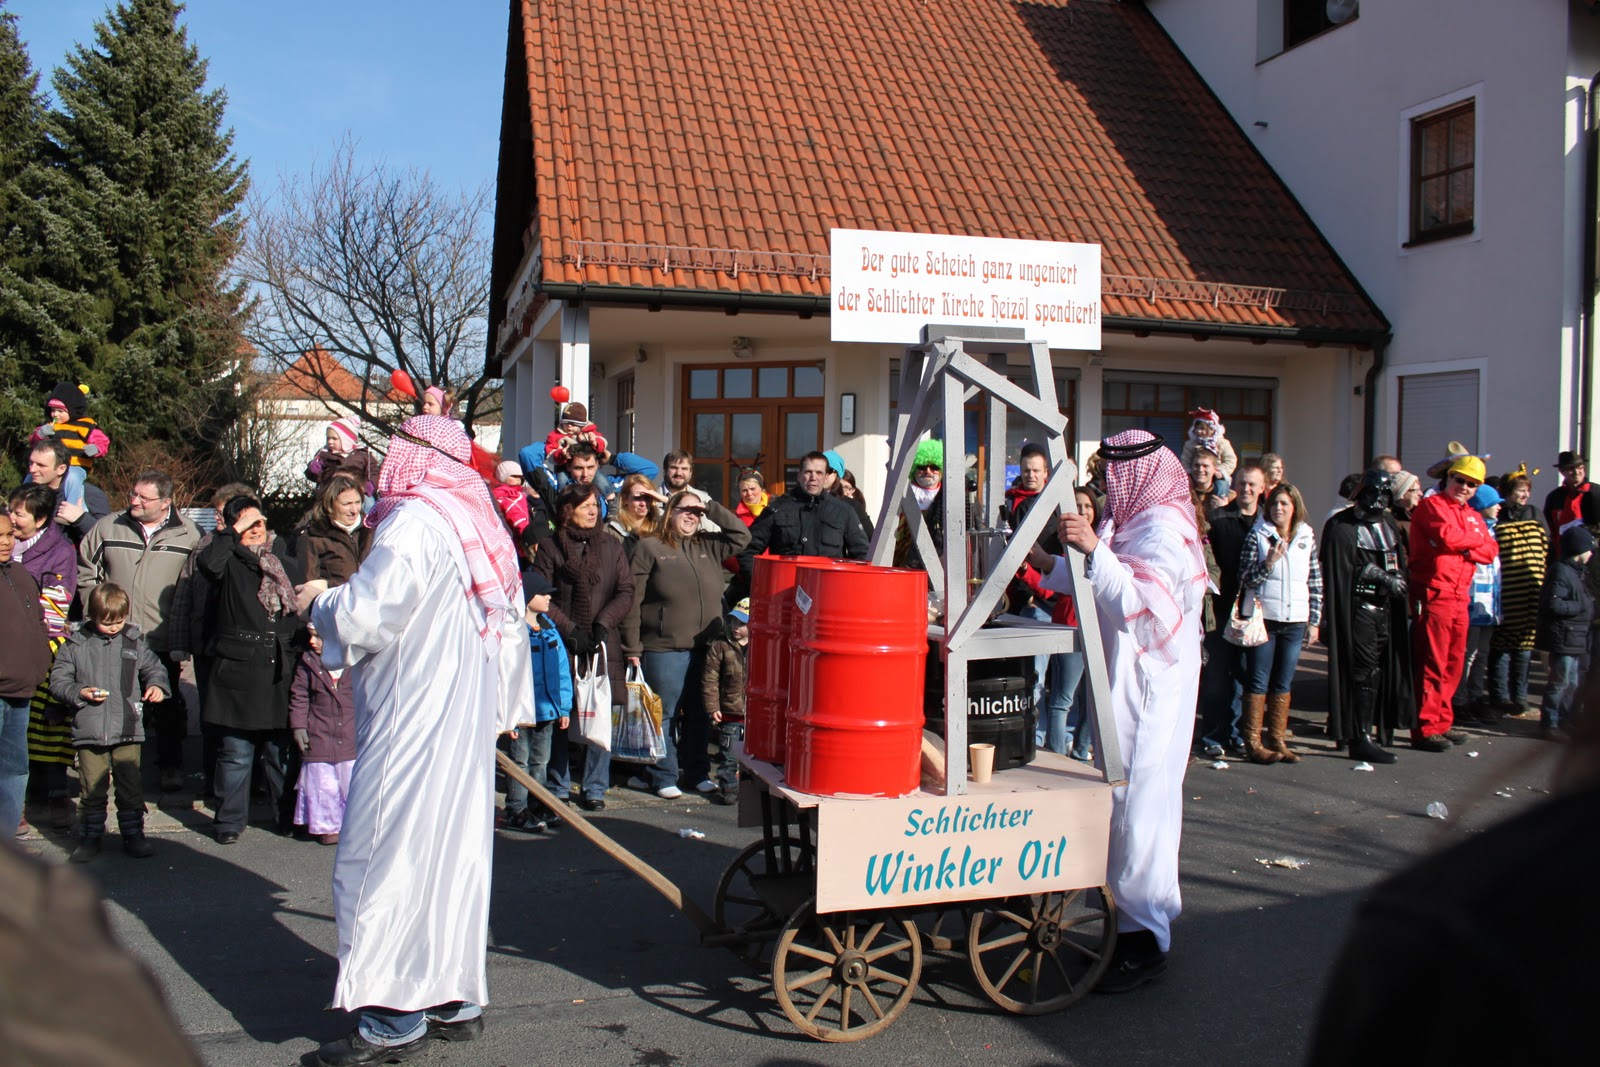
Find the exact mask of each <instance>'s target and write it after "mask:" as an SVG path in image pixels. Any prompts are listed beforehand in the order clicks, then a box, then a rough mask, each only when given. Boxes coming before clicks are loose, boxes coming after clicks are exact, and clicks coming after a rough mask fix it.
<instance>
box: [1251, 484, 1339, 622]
mask: <svg viewBox="0 0 1600 1067" xmlns="http://www.w3.org/2000/svg"><path fill="white" fill-rule="evenodd" d="M1278 536H1279V535H1278V531H1277V529H1276V527H1274V526H1273V525H1272V524H1271V523H1269V522H1267V517H1266V514H1265V513H1264V512H1261V513H1258V514H1257V516H1256V524H1255V526H1253V527H1252V528H1251V530H1250V536H1249V538H1248V539H1246V541H1245V544H1244V548H1243V549H1241V550H1240V554H1239V584H1240V586H1242V587H1243V588H1245V589H1248V590H1251V591H1252V592H1253V593H1254V595H1255V597H1256V598H1257V599H1258V600H1260V601H1261V608H1262V611H1263V612H1264V613H1265V618H1266V620H1267V621H1268V622H1303V623H1305V624H1306V625H1308V626H1318V625H1321V623H1322V564H1321V562H1320V561H1319V560H1318V558H1317V538H1316V534H1314V533H1313V532H1312V530H1311V527H1310V525H1309V524H1307V523H1303V522H1302V523H1301V524H1300V525H1299V526H1298V527H1297V528H1296V529H1295V531H1294V534H1293V536H1292V537H1290V539H1289V547H1288V550H1287V551H1285V552H1284V554H1283V558H1281V559H1279V560H1278V561H1277V562H1276V563H1274V564H1273V565H1272V566H1271V567H1268V566H1267V557H1268V555H1270V554H1271V552H1272V546H1273V544H1274V543H1275V541H1276V540H1277V538H1278Z"/></svg>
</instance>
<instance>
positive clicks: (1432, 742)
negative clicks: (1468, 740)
mask: <svg viewBox="0 0 1600 1067" xmlns="http://www.w3.org/2000/svg"><path fill="white" fill-rule="evenodd" d="M1411 747H1412V748H1415V749H1420V750H1422V751H1423V752H1449V751H1450V739H1449V738H1447V737H1445V735H1444V734H1430V735H1428V736H1427V737H1418V738H1414V739H1413V740H1412V742H1411Z"/></svg>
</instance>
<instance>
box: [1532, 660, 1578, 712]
mask: <svg viewBox="0 0 1600 1067" xmlns="http://www.w3.org/2000/svg"><path fill="white" fill-rule="evenodd" d="M1582 667H1583V657H1582V656H1562V655H1559V654H1556V653H1552V654H1551V656H1550V687H1549V688H1548V689H1546V690H1545V693H1544V709H1543V711H1542V712H1541V714H1540V715H1539V725H1540V726H1543V727H1546V728H1554V727H1557V726H1560V727H1562V728H1564V729H1571V728H1572V725H1573V719H1572V713H1573V712H1574V711H1575V710H1577V709H1576V707H1575V705H1576V703H1577V696H1578V683H1579V682H1580V681H1581V676H1582V674H1583V670H1582Z"/></svg>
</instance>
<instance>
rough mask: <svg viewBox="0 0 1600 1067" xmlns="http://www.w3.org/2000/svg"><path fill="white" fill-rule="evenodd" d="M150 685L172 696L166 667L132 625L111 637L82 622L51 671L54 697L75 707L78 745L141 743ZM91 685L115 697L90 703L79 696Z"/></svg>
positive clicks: (137, 628) (57, 655)
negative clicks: (145, 693)
mask: <svg viewBox="0 0 1600 1067" xmlns="http://www.w3.org/2000/svg"><path fill="white" fill-rule="evenodd" d="M151 686H155V687H156V688H157V689H160V690H161V692H162V693H164V694H165V695H167V696H169V697H170V696H171V695H172V683H171V681H170V680H169V679H168V678H167V671H166V668H165V667H163V666H162V665H161V661H160V660H159V659H157V658H156V654H155V653H154V652H152V651H150V646H149V645H147V644H146V643H145V641H144V635H143V634H141V633H140V632H139V627H137V626H135V625H134V624H133V623H131V622H130V623H129V624H128V625H127V626H124V627H123V628H122V632H121V633H117V634H112V635H110V636H109V637H108V636H107V635H105V634H103V633H101V632H100V631H99V630H98V629H97V628H96V627H95V625H94V623H92V622H86V623H84V624H83V626H82V627H80V628H79V629H78V630H77V631H75V632H74V633H73V634H72V635H71V636H70V637H68V638H67V640H66V643H65V644H63V645H62V646H61V650H60V651H59V652H57V653H56V662H55V666H54V667H52V668H51V669H50V696H51V698H52V699H53V700H55V701H56V702H57V703H59V704H65V705H66V706H67V707H69V708H71V709H72V711H73V716H72V743H73V744H74V745H78V746H83V745H106V746H110V745H137V744H139V743H140V742H142V741H143V740H144V691H145V690H146V689H148V688H150V687H151ZM90 687H92V688H96V689H104V690H105V691H106V692H108V693H110V694H111V695H110V696H108V697H106V699H105V700H103V701H101V702H100V703H98V704H91V703H89V702H88V701H87V700H84V699H83V696H82V694H81V693H80V692H79V690H81V689H85V688H90Z"/></svg>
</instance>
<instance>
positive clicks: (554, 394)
mask: <svg viewBox="0 0 1600 1067" xmlns="http://www.w3.org/2000/svg"><path fill="white" fill-rule="evenodd" d="M550 399H551V400H554V401H555V402H556V403H557V404H565V403H566V402H567V401H569V400H571V399H572V390H571V389H568V388H567V387H566V386H564V385H558V386H556V387H555V388H554V389H551V390H550Z"/></svg>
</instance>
